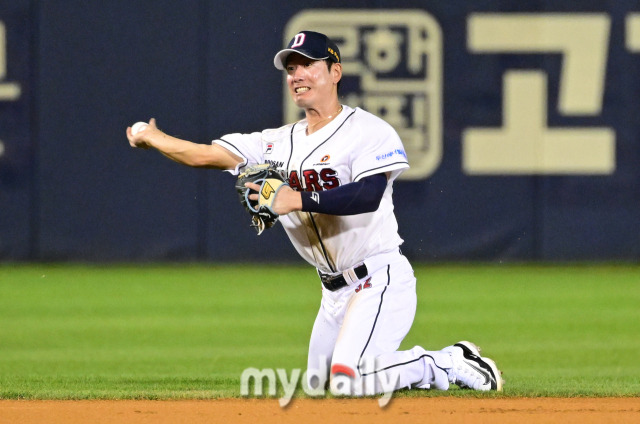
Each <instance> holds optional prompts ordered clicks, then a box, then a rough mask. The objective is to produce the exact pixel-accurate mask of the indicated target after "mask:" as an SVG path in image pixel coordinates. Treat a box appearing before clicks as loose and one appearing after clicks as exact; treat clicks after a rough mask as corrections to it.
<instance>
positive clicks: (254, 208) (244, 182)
mask: <svg viewBox="0 0 640 424" xmlns="http://www.w3.org/2000/svg"><path fill="white" fill-rule="evenodd" d="M285 188H289V189H290V187H289V184H288V183H287V182H286V180H285V178H284V176H283V175H282V174H281V173H280V172H279V171H278V170H277V169H276V168H275V167H273V166H272V165H269V164H261V165H255V166H251V167H249V168H247V169H246V170H245V171H244V172H243V173H242V174H240V175H239V176H238V179H237V180H236V191H237V192H238V196H239V198H240V202H241V203H242V205H243V206H244V207H245V209H247V211H249V214H251V226H252V227H255V229H256V231H257V232H258V235H260V234H262V232H263V231H264V230H265V229H267V228H271V227H273V226H274V225H275V223H276V222H277V221H278V218H279V217H280V214H279V213H278V212H277V211H276V210H275V209H274V202H275V200H276V197H277V195H278V193H279V192H280V190H282V189H285Z"/></svg>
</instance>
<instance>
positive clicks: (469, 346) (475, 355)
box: [443, 341, 502, 392]
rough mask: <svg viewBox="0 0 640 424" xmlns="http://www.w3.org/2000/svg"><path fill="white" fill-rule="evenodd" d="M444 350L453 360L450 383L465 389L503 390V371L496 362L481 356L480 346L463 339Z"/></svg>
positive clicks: (449, 370) (449, 372) (449, 371)
mask: <svg viewBox="0 0 640 424" xmlns="http://www.w3.org/2000/svg"><path fill="white" fill-rule="evenodd" d="M443 350H444V351H445V352H449V353H450V354H451V359H452V360H453V367H452V368H450V369H448V370H447V373H448V374H449V382H450V383H453V384H456V385H458V386H460V388H463V389H472V390H481V391H489V390H495V391H498V392H499V391H502V375H501V374H502V373H501V372H500V370H499V369H498V367H497V366H496V363H495V362H493V361H492V360H491V359H489V358H483V357H481V356H480V348H478V346H476V345H475V344H473V343H471V342H467V341H461V342H458V343H456V344H455V345H453V346H449V347H447V348H445V349H443Z"/></svg>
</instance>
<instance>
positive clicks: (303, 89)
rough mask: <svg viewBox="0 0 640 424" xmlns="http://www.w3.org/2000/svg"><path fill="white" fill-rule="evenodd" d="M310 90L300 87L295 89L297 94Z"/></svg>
mask: <svg viewBox="0 0 640 424" xmlns="http://www.w3.org/2000/svg"><path fill="white" fill-rule="evenodd" d="M309 90H310V88H309V87H298V88H296V89H295V91H296V94H300V93H305V92H307V91H309Z"/></svg>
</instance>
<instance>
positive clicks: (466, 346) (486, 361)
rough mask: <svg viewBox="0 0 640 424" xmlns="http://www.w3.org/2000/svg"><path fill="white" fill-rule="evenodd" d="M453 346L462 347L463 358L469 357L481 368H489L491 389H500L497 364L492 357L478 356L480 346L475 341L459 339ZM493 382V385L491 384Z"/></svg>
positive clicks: (500, 380) (500, 373) (499, 390)
mask: <svg viewBox="0 0 640 424" xmlns="http://www.w3.org/2000/svg"><path fill="white" fill-rule="evenodd" d="M454 346H458V347H459V348H461V349H462V351H463V355H464V357H465V358H469V357H470V359H472V360H474V361H477V362H478V363H479V364H480V365H481V366H482V368H484V369H488V370H489V372H490V373H491V376H492V377H493V380H492V381H491V390H495V391H497V392H501V391H502V372H501V371H500V370H499V369H498V366H497V365H496V363H495V362H494V361H493V360H492V359H490V358H483V357H482V356H480V348H479V347H478V346H477V345H476V344H475V343H471V342H468V341H461V342H458V343H456V344H455V345H454ZM494 382H495V387H494V384H493V383H494Z"/></svg>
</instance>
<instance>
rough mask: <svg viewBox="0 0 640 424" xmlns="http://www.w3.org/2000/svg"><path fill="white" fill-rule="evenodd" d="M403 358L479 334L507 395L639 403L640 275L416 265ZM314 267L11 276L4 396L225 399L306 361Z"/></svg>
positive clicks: (0, 349) (4, 325) (2, 278)
mask: <svg viewBox="0 0 640 424" xmlns="http://www.w3.org/2000/svg"><path fill="white" fill-rule="evenodd" d="M416 275H417V277H418V297H419V304H418V313H417V316H416V320H415V323H414V326H413V328H412V330H411V332H410V333H409V335H408V336H407V338H406V340H405V342H404V343H403V347H402V348H411V347H412V346H414V345H416V344H420V345H422V346H424V347H425V348H427V349H433V350H436V349H440V348H442V347H444V346H446V345H449V344H451V343H454V342H456V341H458V340H463V339H468V340H471V341H474V342H476V343H477V344H479V345H481V346H482V347H483V348H484V353H485V354H486V355H488V356H491V357H493V358H494V359H495V360H496V362H497V363H498V365H499V366H500V368H501V369H502V370H503V371H504V379H505V380H506V385H505V390H504V393H502V394H500V395H496V394H488V395H487V394H477V393H472V392H469V391H462V390H451V391H449V392H446V393H444V392H424V391H419V392H418V391H411V392H408V391H405V392H403V393H400V394H399V395H400V396H416V395H419V396H434V395H435V396H443V395H446V396H640V355H639V354H638V353H639V352H640V266H638V265H583V266H568V265H567V266H556V265H553V266H552V265H435V266H426V265H424V266H423V265H420V266H416ZM319 298H320V287H319V282H318V280H317V276H316V274H315V271H314V270H313V269H312V268H310V267H305V266H300V267H290V266H261V265H238V266H233V265H225V266H214V265H186V264H177V265H158V266H155V265H153V266H151V265H142V266H134V265H129V266H89V265H14V264H4V265H0V398H5V399H7V398H29V399H33V398H35V399H67V398H70V399H85V398H104V399H112V398H129V399H130V398H151V399H160V398H162V399H164V398H216V397H237V396H239V395H240V374H241V373H242V371H243V370H244V369H245V368H248V367H256V368H260V369H263V368H284V369H286V370H292V369H294V368H300V369H302V370H304V368H305V366H306V354H307V343H308V338H309V333H310V331H311V326H312V323H313V320H314V318H315V315H316V312H317V309H318V305H319Z"/></svg>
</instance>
